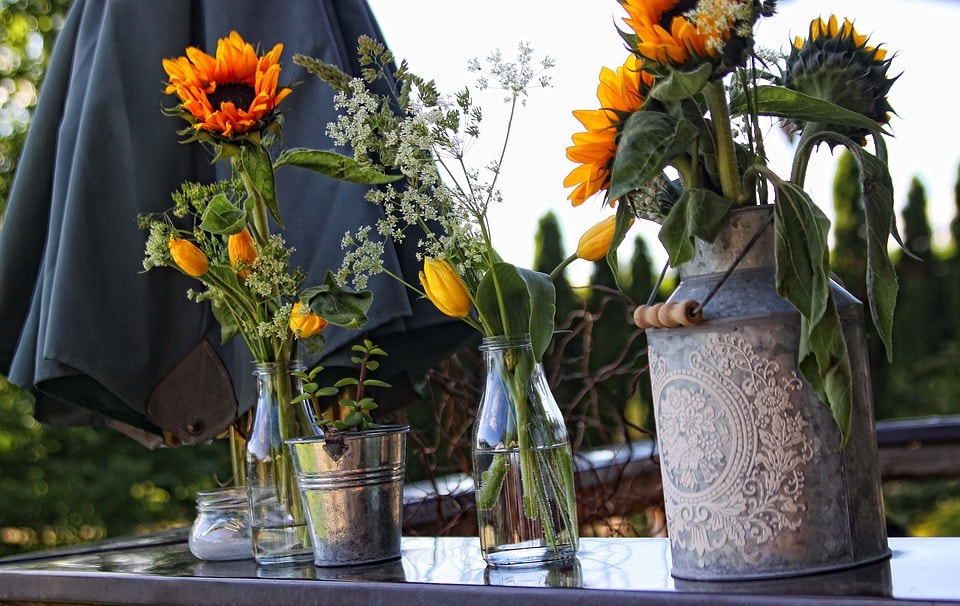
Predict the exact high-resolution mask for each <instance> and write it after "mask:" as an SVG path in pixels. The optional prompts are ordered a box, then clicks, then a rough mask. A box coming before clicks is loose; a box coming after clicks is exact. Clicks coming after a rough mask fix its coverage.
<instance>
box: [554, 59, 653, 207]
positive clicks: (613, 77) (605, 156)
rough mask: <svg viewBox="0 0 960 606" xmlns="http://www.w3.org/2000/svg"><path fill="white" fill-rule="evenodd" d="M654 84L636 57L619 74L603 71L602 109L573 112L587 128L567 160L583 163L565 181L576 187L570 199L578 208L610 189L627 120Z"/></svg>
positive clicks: (569, 150) (599, 94)
mask: <svg viewBox="0 0 960 606" xmlns="http://www.w3.org/2000/svg"><path fill="white" fill-rule="evenodd" d="M641 82H642V84H641ZM652 85H653V77H652V76H651V75H650V74H648V73H647V72H644V71H641V69H640V60H639V59H638V58H637V56H636V55H633V54H631V55H630V56H629V57H628V58H627V60H626V62H625V63H624V64H623V66H621V67H618V68H617V70H616V71H613V70H612V69H610V68H607V67H604V68H603V69H602V70H600V85H599V86H598V87H597V97H598V98H599V99H600V107H601V109H591V110H577V111H574V112H573V115H574V116H575V117H576V118H577V120H579V121H580V123H581V124H583V126H584V127H585V128H586V129H587V130H586V132H581V133H576V134H575V135H573V137H572V138H573V143H574V144H573V145H572V146H570V147H568V148H567V158H568V159H570V160H572V161H573V162H577V163H579V164H580V166H577V167H576V168H574V169H573V170H572V171H570V174H569V175H567V177H566V179H564V180H563V185H564V186H565V187H574V186H576V189H574V190H573V192H571V193H570V195H569V196H568V197H567V198H568V199H569V200H570V202H571V203H572V204H573V205H574V206H579V205H581V204H583V202H584V201H585V200H586V199H587V198H589V197H591V196H593V195H594V194H596V193H597V192H599V191H602V190H605V189H607V188H608V187H610V172H611V169H612V167H613V159H614V156H616V154H617V135H618V134H619V133H620V130H621V128H622V126H623V122H624V121H625V120H626V119H627V117H628V116H629V115H630V114H632V113H633V112H635V111H638V110H639V109H640V108H641V107H642V106H643V92H642V91H643V90H646V89H648V88H649V87H650V86H652Z"/></svg>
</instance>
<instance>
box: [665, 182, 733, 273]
mask: <svg viewBox="0 0 960 606" xmlns="http://www.w3.org/2000/svg"><path fill="white" fill-rule="evenodd" d="M731 206H733V203H732V202H730V201H729V200H727V199H726V198H724V197H723V196H720V195H718V194H716V193H714V192H712V191H710V190H708V189H688V190H685V191H684V192H683V194H682V195H681V196H680V199H679V200H677V203H676V204H674V206H673V208H672V209H671V210H670V214H668V215H667V218H666V219H664V221H663V225H662V226H661V227H660V234H659V238H660V242H661V243H662V244H663V246H664V248H666V250H667V254H668V255H669V257H670V265H671V266H672V267H676V266H678V265H680V264H681V263H685V262H687V261H689V260H690V259H692V258H693V254H694V250H695V244H696V238H700V239H701V240H704V241H706V242H713V239H714V238H716V237H717V233H718V232H719V231H720V227H721V226H722V225H723V219H724V217H726V216H727V213H728V212H729V211H730V207H731Z"/></svg>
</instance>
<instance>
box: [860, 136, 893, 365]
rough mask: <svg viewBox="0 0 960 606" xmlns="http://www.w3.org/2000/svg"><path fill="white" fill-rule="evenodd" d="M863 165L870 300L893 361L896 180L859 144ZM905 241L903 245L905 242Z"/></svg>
mask: <svg viewBox="0 0 960 606" xmlns="http://www.w3.org/2000/svg"><path fill="white" fill-rule="evenodd" d="M850 149H851V151H853V153H854V156H855V157H856V158H857V162H858V164H859V166H860V175H861V180H862V183H861V189H862V192H863V208H864V212H865V214H866V220H867V221H866V222H867V276H866V278H867V299H868V301H869V305H870V316H871V317H872V318H873V324H874V326H876V328H877V332H878V333H879V334H880V338H881V340H882V341H883V344H884V346H885V348H886V351H887V360H888V361H892V360H893V312H894V308H895V307H896V305H897V291H898V290H899V286H898V284H897V271H896V269H895V268H894V265H893V261H892V260H891V259H890V254H889V253H888V252H887V242H888V241H889V239H890V234H894V236H895V237H896V238H897V241H898V242H899V235H898V234H897V231H896V218H895V216H894V210H893V182H892V180H891V179H890V172H889V170H888V169H887V165H886V163H884V162H883V161H882V160H880V159H879V158H877V157H876V156H874V155H873V154H871V153H869V152H867V151H866V150H864V149H863V148H862V147H860V146H859V145H855V146H852V147H851V148H850ZM901 244H903V243H902V242H901Z"/></svg>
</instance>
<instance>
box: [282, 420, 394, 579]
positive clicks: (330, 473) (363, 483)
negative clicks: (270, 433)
mask: <svg viewBox="0 0 960 606" xmlns="http://www.w3.org/2000/svg"><path fill="white" fill-rule="evenodd" d="M408 431H409V427H407V426H405V425H392V426H386V427H381V428H378V429H371V430H366V431H361V432H345V433H336V434H331V435H330V437H304V438H295V439H292V440H288V441H287V444H288V445H289V446H290V451H291V452H292V453H293V462H294V467H295V469H296V473H297V484H298V486H299V487H300V493H301V494H302V495H303V503H304V506H305V507H306V509H307V524H308V525H309V526H310V535H311V538H312V539H313V554H314V564H316V565H317V566H324V567H328V566H355V565H358V564H369V563H372V562H382V561H385V560H391V559H395V558H399V557H400V537H401V533H402V523H403V477H404V471H405V469H406V442H407V440H406V438H407V432H408Z"/></svg>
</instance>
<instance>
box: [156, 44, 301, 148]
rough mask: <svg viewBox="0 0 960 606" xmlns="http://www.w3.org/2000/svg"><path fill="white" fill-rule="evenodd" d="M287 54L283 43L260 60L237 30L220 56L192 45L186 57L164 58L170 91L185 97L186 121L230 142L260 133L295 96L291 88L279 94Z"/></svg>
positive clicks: (219, 48)
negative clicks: (283, 58) (280, 106)
mask: <svg viewBox="0 0 960 606" xmlns="http://www.w3.org/2000/svg"><path fill="white" fill-rule="evenodd" d="M282 51H283V45H282V44H277V45H276V46H274V47H273V49H272V50H271V51H270V52H268V53H266V54H265V55H263V56H262V57H258V56H257V51H256V50H255V49H254V48H253V46H252V45H251V44H249V43H247V42H245V41H244V39H243V38H242V37H241V36H240V34H238V33H237V32H230V36H229V37H227V38H221V39H220V40H218V41H217V54H216V57H211V56H210V55H208V54H206V53H204V52H203V51H201V50H200V49H198V48H196V47H192V46H191V47H189V48H187V56H186V57H177V58H176V59H164V60H163V69H164V71H166V72H167V76H169V78H170V80H169V83H168V84H167V88H166V93H167V94H168V95H169V94H175V95H176V96H177V97H178V98H179V99H180V107H181V108H182V110H183V112H182V115H183V117H184V118H185V119H186V120H187V121H188V122H190V123H191V124H192V126H193V128H194V129H195V130H197V131H207V132H210V133H212V134H214V135H217V136H219V137H223V138H225V139H232V138H235V137H241V136H243V135H245V134H247V133H249V132H251V131H259V130H261V129H262V128H263V127H264V126H266V125H267V124H268V123H269V122H270V119H271V118H272V117H273V110H274V109H275V108H276V107H277V105H278V104H279V103H280V102H281V101H283V99H284V98H285V97H286V96H287V95H288V94H290V89H289V88H282V89H280V90H277V81H278V78H279V76H280V64H279V60H280V53H281V52H282Z"/></svg>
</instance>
